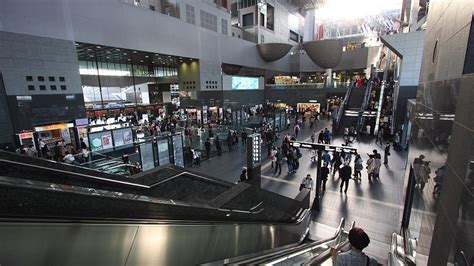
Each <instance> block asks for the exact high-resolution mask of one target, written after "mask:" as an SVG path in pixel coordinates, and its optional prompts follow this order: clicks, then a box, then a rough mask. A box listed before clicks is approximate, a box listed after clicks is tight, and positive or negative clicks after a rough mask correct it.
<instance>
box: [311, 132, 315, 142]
mask: <svg viewBox="0 0 474 266" xmlns="http://www.w3.org/2000/svg"><path fill="white" fill-rule="evenodd" d="M315 140H316V130H313V132H312V133H311V143H314V141H315Z"/></svg>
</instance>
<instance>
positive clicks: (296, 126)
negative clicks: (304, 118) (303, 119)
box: [293, 124, 301, 138]
mask: <svg viewBox="0 0 474 266" xmlns="http://www.w3.org/2000/svg"><path fill="white" fill-rule="evenodd" d="M293 130H294V132H295V137H296V138H298V134H299V133H300V130H301V129H300V126H299V125H298V124H296V125H295V127H294V129H293Z"/></svg>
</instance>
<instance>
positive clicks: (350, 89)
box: [333, 86, 353, 131]
mask: <svg viewBox="0 0 474 266" xmlns="http://www.w3.org/2000/svg"><path fill="white" fill-rule="evenodd" d="M352 88H353V86H350V87H349V89H347V92H346V95H345V96H344V100H343V101H342V103H341V105H340V106H339V110H338V111H337V117H336V119H335V121H334V123H333V124H334V125H336V126H335V127H334V126H333V131H334V129H336V128H338V127H339V123H340V122H341V119H342V115H343V114H344V109H345V107H346V105H347V103H348V102H349V97H350V95H351V92H352Z"/></svg>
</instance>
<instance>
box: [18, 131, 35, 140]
mask: <svg viewBox="0 0 474 266" xmlns="http://www.w3.org/2000/svg"><path fill="white" fill-rule="evenodd" d="M18 137H19V138H20V139H32V138H33V132H27V133H21V134H18Z"/></svg>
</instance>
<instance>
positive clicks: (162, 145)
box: [157, 139, 170, 166]
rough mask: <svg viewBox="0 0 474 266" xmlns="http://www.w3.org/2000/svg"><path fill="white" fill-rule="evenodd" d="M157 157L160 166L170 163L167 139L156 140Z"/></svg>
mask: <svg viewBox="0 0 474 266" xmlns="http://www.w3.org/2000/svg"><path fill="white" fill-rule="evenodd" d="M157 148H158V159H159V162H160V166H162V165H167V164H170V153H169V150H168V140H167V139H163V140H159V141H158V145H157Z"/></svg>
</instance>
